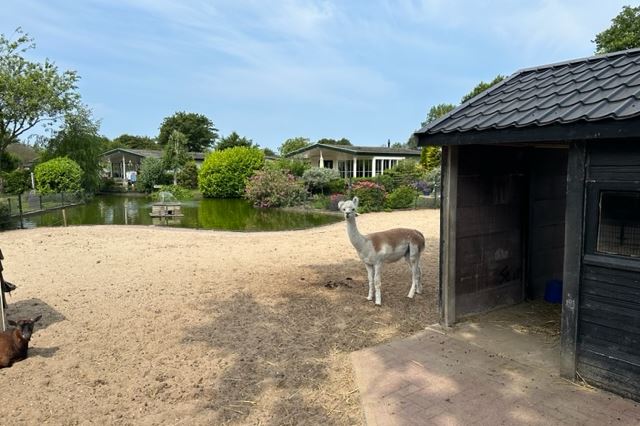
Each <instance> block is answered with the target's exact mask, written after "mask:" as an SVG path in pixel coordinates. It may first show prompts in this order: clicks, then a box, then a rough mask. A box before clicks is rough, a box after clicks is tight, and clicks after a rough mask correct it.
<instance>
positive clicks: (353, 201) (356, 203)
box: [351, 197, 360, 207]
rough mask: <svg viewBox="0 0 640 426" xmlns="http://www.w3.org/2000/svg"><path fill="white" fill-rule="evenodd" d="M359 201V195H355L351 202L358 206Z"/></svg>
mask: <svg viewBox="0 0 640 426" xmlns="http://www.w3.org/2000/svg"><path fill="white" fill-rule="evenodd" d="M358 201H360V200H358V197H353V200H352V201H351V202H352V203H353V206H354V207H358Z"/></svg>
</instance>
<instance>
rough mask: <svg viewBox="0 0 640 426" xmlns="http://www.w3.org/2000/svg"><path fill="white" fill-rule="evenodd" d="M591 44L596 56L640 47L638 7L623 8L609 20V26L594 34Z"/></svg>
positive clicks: (639, 12)
mask: <svg viewBox="0 0 640 426" xmlns="http://www.w3.org/2000/svg"><path fill="white" fill-rule="evenodd" d="M592 42H594V43H595V44H596V53H597V54H602V53H610V52H617V51H618V50H626V49H632V48H634V47H640V6H638V7H630V6H624V7H623V8H622V11H621V12H620V13H619V14H618V15H617V16H616V17H615V18H613V19H612V20H611V26H610V27H609V28H607V29H606V30H604V31H602V32H601V33H598V34H596V39H595V40H592Z"/></svg>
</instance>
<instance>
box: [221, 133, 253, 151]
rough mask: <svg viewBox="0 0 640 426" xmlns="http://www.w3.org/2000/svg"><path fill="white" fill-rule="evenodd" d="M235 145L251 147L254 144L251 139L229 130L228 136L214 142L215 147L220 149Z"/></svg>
mask: <svg viewBox="0 0 640 426" xmlns="http://www.w3.org/2000/svg"><path fill="white" fill-rule="evenodd" d="M235 146H245V147H247V148H253V147H254V144H253V141H252V140H251V139H248V138H245V137H244V136H240V135H239V134H238V133H236V132H235V131H234V132H231V133H230V134H229V135H228V136H225V137H223V138H222V139H220V142H218V143H217V144H216V149H217V150H218V151H222V150H225V149H229V148H233V147H235Z"/></svg>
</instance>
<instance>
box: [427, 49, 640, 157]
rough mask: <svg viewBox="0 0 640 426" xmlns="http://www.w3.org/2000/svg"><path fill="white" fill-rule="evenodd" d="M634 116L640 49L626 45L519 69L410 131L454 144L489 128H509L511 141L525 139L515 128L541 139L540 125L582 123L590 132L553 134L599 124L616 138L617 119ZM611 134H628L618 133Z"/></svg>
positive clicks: (639, 99)
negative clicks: (617, 50)
mask: <svg viewBox="0 0 640 426" xmlns="http://www.w3.org/2000/svg"><path fill="white" fill-rule="evenodd" d="M638 118H640V49H632V50H626V51H622V52H615V53H611V54H607V55H600V56H592V57H588V58H582V59H575V60H571V61H566V62H560V63H555V64H550V65H544V66H539V67H534V68H527V69H523V70H520V71H518V72H516V73H514V74H513V75H511V76H510V77H509V78H507V79H505V80H503V81H502V82H500V83H498V84H496V85H495V86H493V87H491V88H489V89H488V90H486V91H485V92H483V93H481V94H479V95H478V96H476V97H474V98H472V99H470V100H469V101H467V102H465V103H464V104H462V105H460V106H459V107H458V108H456V109H454V110H453V111H451V112H450V113H448V114H446V115H445V116H443V117H441V118H440V119H438V120H435V121H433V122H431V123H428V124H427V125H426V126H424V127H423V128H422V129H420V130H418V131H417V132H416V133H415V134H416V136H417V137H418V139H419V141H420V144H421V145H422V144H430V143H432V142H435V143H434V144H447V143H446V142H445V143H443V141H444V140H446V139H449V141H450V143H451V142H453V144H456V143H465V139H468V141H467V142H471V143H474V142H479V141H481V139H482V133H483V132H486V133H485V135H486V136H488V137H495V135H496V132H494V131H497V130H503V129H506V130H513V134H514V138H515V139H516V140H517V137H515V136H516V135H518V137H525V134H524V133H522V132H518V131H517V130H520V129H523V130H524V129H526V130H528V131H530V129H532V128H533V129H536V130H538V132H537V133H536V134H533V135H531V134H530V137H538V138H542V139H541V140H544V139H545V138H544V134H543V132H540V131H539V130H541V129H548V130H552V132H551V134H553V133H556V132H557V131H558V130H559V128H560V127H562V128H564V129H566V128H567V127H571V128H575V127H576V126H578V125H580V126H584V125H587V126H586V127H584V129H590V130H588V131H587V130H584V129H583V130H582V132H578V133H579V134H577V135H573V136H572V135H571V134H569V135H567V134H566V132H565V134H564V135H563V134H562V133H560V134H558V135H556V137H558V136H560V137H562V136H564V137H565V140H567V137H569V139H570V138H572V137H575V138H576V139H578V138H583V139H584V138H589V136H590V135H591V134H592V133H597V132H595V129H597V128H598V127H599V126H600V125H601V126H602V128H604V129H608V130H610V131H613V136H616V132H615V129H614V127H616V126H618V127H619V124H620V121H623V120H632V121H634V122H638V121H639V120H637V119H638ZM635 127H638V129H636V130H640V126H635ZM585 131H586V132H587V134H584V132H585ZM634 131H635V130H634ZM465 134H468V135H469V137H468V138H467V137H465ZM551 134H549V135H548V136H549V137H551V136H552V135H551ZM617 135H618V136H620V137H625V136H627V137H628V136H629V135H627V134H626V132H624V131H623V132H620V131H618V132H617ZM446 136H449V137H446ZM600 136H602V133H600ZM498 139H500V138H498Z"/></svg>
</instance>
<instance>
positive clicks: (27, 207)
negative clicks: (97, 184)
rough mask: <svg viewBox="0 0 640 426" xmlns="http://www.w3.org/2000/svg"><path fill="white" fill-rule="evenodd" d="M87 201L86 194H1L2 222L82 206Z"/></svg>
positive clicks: (0, 212) (0, 215) (0, 210)
mask: <svg viewBox="0 0 640 426" xmlns="http://www.w3.org/2000/svg"><path fill="white" fill-rule="evenodd" d="M85 200H86V196H85V194H84V192H82V191H80V192H60V193H56V194H44V195H43V194H38V193H36V192H33V191H32V192H28V193H23V194H20V195H8V194H0V220H1V219H2V218H5V219H10V218H12V217H16V216H21V215H28V214H33V213H40V212H44V211H49V210H56V209H61V208H63V207H66V206H73V205H77V204H82V203H84V202H85Z"/></svg>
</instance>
